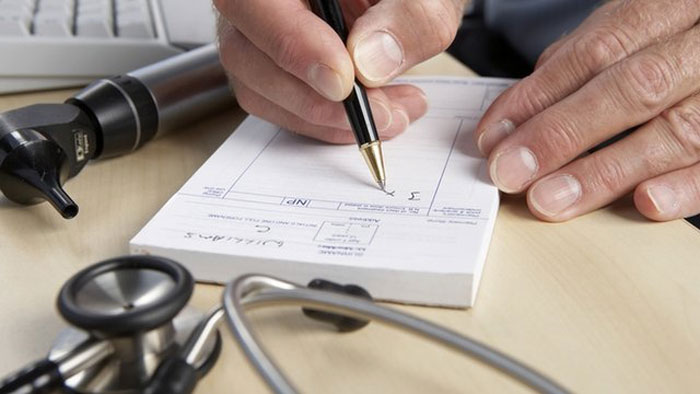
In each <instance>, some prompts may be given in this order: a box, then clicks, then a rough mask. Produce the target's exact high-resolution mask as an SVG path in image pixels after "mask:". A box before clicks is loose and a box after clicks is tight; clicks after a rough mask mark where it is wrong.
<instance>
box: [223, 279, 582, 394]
mask: <svg viewBox="0 0 700 394" xmlns="http://www.w3.org/2000/svg"><path fill="white" fill-rule="evenodd" d="M223 304H224V309H225V311H226V320H227V322H228V326H229V328H230V329H231V331H232V332H233V334H234V336H235V337H236V339H237V341H238V343H239V344H240V346H241V348H242V349H243V351H244V352H245V354H246V356H247V357H248V360H249V361H250V362H251V364H253V365H254V366H255V368H256V369H257V371H258V373H259V374H260V375H261V376H262V377H263V379H264V380H265V381H266V382H267V384H268V386H269V387H270V388H271V389H272V390H273V391H274V392H276V393H284V394H293V393H296V392H297V391H296V390H295V388H294V386H293V385H292V383H291V382H290V381H289V379H288V378H287V377H286V376H285V375H284V374H283V373H282V372H281V371H280V369H279V368H278V367H277V365H276V364H275V362H274V361H273V360H272V358H271V357H270V356H269V355H268V352H267V351H266V350H265V348H264V347H263V346H262V345H260V342H259V341H258V340H257V338H256V336H255V334H254V333H253V331H252V329H251V324H250V322H249V321H248V319H247V317H246V316H245V310H246V309H252V308H255V307H263V306H270V305H302V306H305V307H307V308H313V309H321V310H324V311H326V312H328V313H335V314H340V315H344V316H348V317H351V318H355V319H368V320H378V321H380V322H383V323H385V324H388V325H390V326H393V327H394V328H399V329H402V330H405V331H408V332H411V333H413V334H416V335H419V336H422V337H424V338H426V339H430V340H433V341H435V342H437V343H440V344H442V345H445V346H447V347H449V348H452V349H454V350H457V351H459V352H461V353H464V354H465V355H467V356H469V357H472V358H474V359H477V360H479V361H481V362H483V363H485V364H486V365H488V366H490V367H492V368H494V369H496V370H499V371H501V372H503V373H505V374H507V375H509V376H510V377H512V378H514V379H516V380H518V381H520V382H521V383H523V384H525V385H527V386H529V387H530V388H532V389H534V390H536V391H538V392H541V393H552V394H564V393H568V392H569V391H568V390H566V389H565V388H563V387H562V386H560V385H559V384H557V383H556V382H554V381H552V380H551V379H549V378H547V377H546V376H544V375H542V374H540V373H539V372H537V371H535V370H533V369H532V368H529V367H528V366H526V365H524V364H522V363H520V362H518V361H517V360H514V359H512V358H511V357H508V356H507V355H505V354H503V353H501V352H499V351H497V350H495V349H492V348H490V347H488V346H486V345H484V344H482V343H479V342H477V341H475V340H473V339H471V338H467V337H465V336H463V335H460V334H458V333H456V332H454V331H451V330H448V329H446V328H444V327H441V326H438V325H436V324H433V323H431V322H429V321H426V320H423V319H419V318H417V317H414V316H411V315H408V314H406V313H403V312H400V311H398V310H395V309H392V308H386V307H382V306H379V305H377V304H375V303H373V302H371V301H367V300H365V299H362V298H360V297H353V296H347V295H344V294H338V293H329V292H327V291H321V290H315V289H309V288H306V287H302V286H299V285H296V284H294V283H290V282H286V281H283V280H280V279H276V278H272V277H269V276H264V275H246V276H242V277H239V278H238V279H236V280H234V281H232V282H230V283H229V284H228V285H227V286H226V290H225V291H224V295H223Z"/></svg>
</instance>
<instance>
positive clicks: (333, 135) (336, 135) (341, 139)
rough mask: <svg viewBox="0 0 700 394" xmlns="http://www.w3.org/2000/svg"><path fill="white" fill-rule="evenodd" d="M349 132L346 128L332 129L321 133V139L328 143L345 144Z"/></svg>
mask: <svg viewBox="0 0 700 394" xmlns="http://www.w3.org/2000/svg"><path fill="white" fill-rule="evenodd" d="M349 137H350V132H349V131H346V130H339V129H333V130H329V131H328V132H327V133H326V134H324V135H323V139H324V140H325V141H326V142H328V143H330V144H337V145H341V144H347V143H348V140H349Z"/></svg>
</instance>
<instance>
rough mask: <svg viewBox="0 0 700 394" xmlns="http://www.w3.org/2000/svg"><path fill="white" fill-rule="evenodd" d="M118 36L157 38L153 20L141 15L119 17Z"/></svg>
mask: <svg viewBox="0 0 700 394" xmlns="http://www.w3.org/2000/svg"><path fill="white" fill-rule="evenodd" d="M117 35H118V36H119V37H124V38H145V39H149V38H155V35H154V33H153V25H152V24H151V19H150V18H148V19H145V18H144V17H143V16H142V15H140V14H131V15H129V14H127V15H118V16H117Z"/></svg>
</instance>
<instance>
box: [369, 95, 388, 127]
mask: <svg viewBox="0 0 700 394" xmlns="http://www.w3.org/2000/svg"><path fill="white" fill-rule="evenodd" d="M370 106H371V107H372V115H373V116H374V124H375V125H376V126H377V130H379V131H384V130H386V129H388V128H389V126H391V122H392V115H391V109H389V106H388V105H386V104H384V103H383V102H381V101H379V100H373V99H370Z"/></svg>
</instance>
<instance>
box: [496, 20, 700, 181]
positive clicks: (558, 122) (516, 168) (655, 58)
mask: <svg viewBox="0 0 700 394" xmlns="http://www.w3.org/2000/svg"><path fill="white" fill-rule="evenodd" d="M698 42H700V28H696V29H693V30H690V31H687V32H685V33H682V34H681V35H679V36H677V37H676V38H674V40H671V41H668V42H666V43H663V44H659V45H657V46H654V47H650V48H648V49H645V50H644V51H642V52H639V53H638V54H636V55H634V56H632V57H630V58H629V59H627V60H626V61H624V62H620V63H618V64H616V65H615V66H613V67H611V68H610V69H608V70H606V71H604V72H603V73H602V74H600V75H599V76H597V77H595V78H594V79H593V80H592V81H591V82H589V83H588V84H586V85H585V86H584V87H583V88H581V89H580V90H579V91H577V92H576V93H574V94H572V95H571V96H569V97H567V98H566V99H564V100H562V101H560V102H559V103H557V104H555V105H553V106H551V107H550V108H548V109H547V110H545V111H543V112H542V113H540V114H538V115H536V116H534V117H533V118H532V119H530V120H529V121H528V122H526V123H525V124H523V125H522V126H521V127H520V128H518V131H517V132H515V133H514V134H513V135H512V136H511V137H509V138H507V139H506V140H504V141H503V142H502V143H500V144H499V145H498V146H497V147H496V148H494V149H493V151H492V153H491V156H490V159H489V163H490V173H491V176H492V180H493V181H494V183H495V184H496V185H497V186H498V187H499V188H500V189H501V190H503V191H505V192H508V193H517V192H520V191H522V190H523V189H525V188H526V187H527V186H528V185H529V184H530V183H531V182H532V181H534V180H535V179H537V178H540V177H542V176H544V175H546V174H548V173H550V172H552V171H554V170H556V169H558V168H560V167H561V166H563V165H564V164H566V163H568V162H569V161H571V160H573V159H574V158H575V157H577V156H578V155H580V154H581V153H583V152H585V151H586V150H587V149H588V148H590V147H592V146H595V145H597V144H599V143H600V142H603V141H604V140H606V139H608V138H610V137H612V136H613V135H615V134H618V133H619V132H621V131H624V130H627V129H629V128H631V127H633V126H636V125H639V124H641V123H644V122H646V121H647V120H650V119H652V118H654V117H655V116H657V115H658V114H659V113H661V112H662V111H663V110H664V109H665V108H669V107H671V106H672V105H674V104H675V103H677V102H679V101H681V100H683V99H684V98H686V97H688V96H690V95H691V94H693V92H695V91H696V90H697V87H698V86H700V58H698V57H696V56H688V53H689V52H688V51H689V50H691V48H693V49H692V50H695V48H697V47H698Z"/></svg>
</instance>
